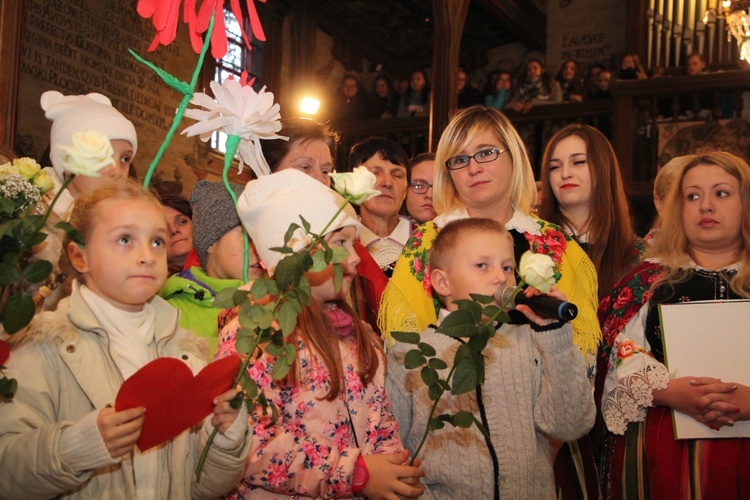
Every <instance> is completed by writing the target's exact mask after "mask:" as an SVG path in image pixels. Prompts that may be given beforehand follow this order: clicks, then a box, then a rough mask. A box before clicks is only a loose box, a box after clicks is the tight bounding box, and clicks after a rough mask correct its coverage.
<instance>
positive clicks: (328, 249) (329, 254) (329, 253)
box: [322, 240, 333, 262]
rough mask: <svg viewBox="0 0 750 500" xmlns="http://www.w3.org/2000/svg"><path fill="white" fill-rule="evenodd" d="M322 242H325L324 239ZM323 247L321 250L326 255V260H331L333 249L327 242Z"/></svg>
mask: <svg viewBox="0 0 750 500" xmlns="http://www.w3.org/2000/svg"><path fill="white" fill-rule="evenodd" d="M322 242H323V243H326V240H323V241H322ZM324 248H325V250H324V251H323V253H324V254H325V256H326V262H331V259H333V249H332V248H331V247H330V246H329V245H328V243H326V244H325V246H324Z"/></svg>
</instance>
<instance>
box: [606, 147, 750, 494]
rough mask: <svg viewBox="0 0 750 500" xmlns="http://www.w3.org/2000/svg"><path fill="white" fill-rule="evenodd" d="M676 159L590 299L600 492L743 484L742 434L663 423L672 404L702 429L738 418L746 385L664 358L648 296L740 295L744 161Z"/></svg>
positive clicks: (655, 301)
mask: <svg viewBox="0 0 750 500" xmlns="http://www.w3.org/2000/svg"><path fill="white" fill-rule="evenodd" d="M686 160H687V161H684V162H682V163H681V165H679V167H678V170H677V172H676V173H675V180H674V182H673V183H672V186H671V188H670V190H669V191H668V194H667V196H666V198H665V199H664V200H663V203H664V205H663V207H662V211H661V215H660V219H661V224H660V225H661V227H662V228H665V229H662V230H661V231H659V232H658V233H657V234H656V235H655V236H654V239H653V240H652V246H651V247H650V248H649V250H648V251H647V253H646V260H645V261H644V262H643V263H642V264H641V265H639V266H638V267H636V268H635V269H634V270H632V271H631V272H630V273H629V274H628V275H626V276H625V277H624V278H623V279H622V280H620V282H619V283H618V284H617V285H615V288H614V289H613V291H612V292H611V293H610V294H609V295H608V296H607V297H605V298H604V300H603V301H602V303H601V309H600V311H599V315H600V319H601V320H602V332H603V335H604V340H605V348H606V349H607V351H608V354H609V364H608V367H607V373H606V380H605V383H604V395H603V399H602V413H603V415H604V421H605V422H606V424H607V428H608V429H609V431H610V432H611V434H609V436H608V437H607V440H606V442H605V451H604V457H603V466H602V468H603V471H602V483H603V489H604V493H605V495H606V496H607V497H612V498H748V497H749V496H750V474H748V471H749V470H750V440H748V439H746V438H724V439H680V440H677V439H675V435H674V427H673V420H672V412H673V411H677V412H680V413H683V414H685V415H688V416H690V417H692V418H694V419H695V420H697V421H698V422H701V423H702V424H703V425H705V426H707V427H708V428H710V429H713V430H718V429H720V428H722V427H724V426H732V425H734V423H735V422H737V421H740V420H748V419H750V387H748V386H746V385H742V384H739V383H736V382H735V381H733V380H725V381H721V380H718V379H715V378H712V377H706V376H704V375H705V374H703V373H677V374H670V373H669V372H668V370H667V367H666V366H665V364H664V361H665V354H664V347H663V344H662V335H661V328H660V321H659V308H658V305H659V304H673V303H678V302H689V301H696V300H738V299H748V298H750V216H749V215H748V213H749V210H750V167H748V165H747V163H745V162H744V161H743V160H741V159H740V158H738V157H736V156H734V155H732V154H729V153H725V152H712V153H707V154H702V155H691V156H690V157H688V158H686ZM666 228H669V230H667V229H666ZM706 335H707V337H706V338H707V340H708V339H709V338H710V336H711V332H706ZM738 347H739V346H738Z"/></svg>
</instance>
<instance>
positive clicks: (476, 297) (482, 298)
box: [469, 293, 495, 304]
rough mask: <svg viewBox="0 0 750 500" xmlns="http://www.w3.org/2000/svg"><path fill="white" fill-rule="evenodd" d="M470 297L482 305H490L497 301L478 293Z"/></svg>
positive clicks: (471, 294)
mask: <svg viewBox="0 0 750 500" xmlns="http://www.w3.org/2000/svg"><path fill="white" fill-rule="evenodd" d="M469 297H471V298H472V300H474V301H475V302H479V303H480V304H489V303H491V302H494V300H495V297H493V296H491V295H480V294H478V293H470V294H469Z"/></svg>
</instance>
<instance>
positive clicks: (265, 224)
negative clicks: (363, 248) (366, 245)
mask: <svg viewBox="0 0 750 500" xmlns="http://www.w3.org/2000/svg"><path fill="white" fill-rule="evenodd" d="M343 203H344V198H343V197H342V196H341V195H340V194H338V193H337V192H336V191H334V190H333V189H331V188H329V187H327V186H325V185H324V184H323V183H321V182H319V181H316V180H315V179H313V178H312V177H310V176H309V175H307V174H304V173H302V172H300V171H299V170H296V169H293V168H292V169H287V170H282V171H281V172H277V173H275V174H271V175H266V176H263V177H261V178H259V179H256V180H252V181H250V182H248V183H247V186H246V187H245V191H243V193H242V195H241V196H240V197H239V200H238V202H237V212H238V213H239V216H240V221H242V225H243V226H245V229H246V230H247V232H248V234H249V235H250V239H252V240H253V243H254V244H255V249H256V250H257V251H258V256H259V257H260V260H261V261H262V262H263V264H264V265H265V266H266V269H267V270H268V274H269V275H271V276H273V274H274V272H275V271H276V265H277V264H278V263H279V261H280V260H281V259H282V258H283V257H284V254H282V253H279V252H275V251H273V250H270V248H273V247H281V246H283V245H284V234H285V233H286V231H287V229H289V225H290V224H292V223H296V224H299V225H300V226H301V225H302V222H301V220H300V215H301V216H302V217H304V218H305V220H306V221H307V222H309V223H310V231H311V232H313V233H315V234H319V233H320V231H321V230H322V229H323V227H325V225H326V224H327V223H328V221H330V220H331V218H332V217H333V214H335V213H336V211H337V210H338V209H339V207H340V206H341V205H342V204H343ZM346 226H354V227H355V228H356V229H357V232H359V220H358V219H357V214H356V213H355V212H354V209H353V208H352V206H351V205H349V204H347V205H346V208H345V209H344V210H342V211H341V213H339V214H338V215H337V216H336V219H335V220H334V221H333V222H332V223H331V225H330V226H328V229H327V230H326V233H325V234H328V233H330V232H332V231H335V230H337V229H341V228H343V227H346ZM309 243H310V238H308V237H307V236H306V235H305V233H304V231H303V230H302V229H298V230H297V231H295V233H294V235H293V236H292V239H291V240H290V241H289V246H290V247H291V248H292V249H293V250H295V251H297V250H300V249H302V248H303V247H304V246H305V245H307V244H309Z"/></svg>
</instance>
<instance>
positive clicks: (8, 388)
mask: <svg viewBox="0 0 750 500" xmlns="http://www.w3.org/2000/svg"><path fill="white" fill-rule="evenodd" d="M17 390H18V382H16V379H14V378H8V377H3V378H0V399H13V396H14V395H15V394H16V391H17Z"/></svg>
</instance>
